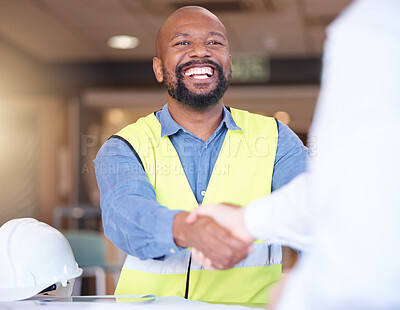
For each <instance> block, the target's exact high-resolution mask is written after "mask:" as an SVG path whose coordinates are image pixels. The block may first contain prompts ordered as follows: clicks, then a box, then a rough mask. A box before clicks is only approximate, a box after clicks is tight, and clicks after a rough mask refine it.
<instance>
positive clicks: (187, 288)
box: [185, 253, 192, 299]
mask: <svg viewBox="0 0 400 310" xmlns="http://www.w3.org/2000/svg"><path fill="white" fill-rule="evenodd" d="M191 264H192V253H190V257H189V264H188V269H187V273H186V288H185V299H188V297H189V278H190V265H191Z"/></svg>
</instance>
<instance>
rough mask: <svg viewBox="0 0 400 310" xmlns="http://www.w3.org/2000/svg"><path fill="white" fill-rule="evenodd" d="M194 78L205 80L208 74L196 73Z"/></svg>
mask: <svg viewBox="0 0 400 310" xmlns="http://www.w3.org/2000/svg"><path fill="white" fill-rule="evenodd" d="M193 78H194V79H198V80H204V79H208V75H207V74H204V75H195V76H194V77H193Z"/></svg>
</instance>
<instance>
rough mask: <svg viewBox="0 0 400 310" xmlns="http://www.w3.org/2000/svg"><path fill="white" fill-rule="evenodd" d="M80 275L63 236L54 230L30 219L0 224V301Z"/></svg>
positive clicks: (65, 284)
mask: <svg viewBox="0 0 400 310" xmlns="http://www.w3.org/2000/svg"><path fill="white" fill-rule="evenodd" d="M81 274H82V269H80V268H78V264H77V263H76V261H75V258H74V254H73V253H72V250H71V247H70V245H69V243H68V241H67V239H66V238H65V237H64V235H63V234H62V233H61V232H59V231H58V230H57V229H55V228H53V227H51V226H49V225H47V224H45V223H42V222H39V221H37V220H35V219H33V218H21V219H14V220H11V221H8V222H7V223H5V224H4V225H3V226H1V227H0V301H12V300H21V299H26V298H30V297H33V296H34V295H36V294H38V293H40V292H41V291H43V290H45V289H46V288H48V287H49V286H52V285H53V284H58V283H61V284H62V286H64V287H65V286H67V284H68V281H70V280H72V279H75V278H77V277H79V276H80V275H81ZM72 282H73V281H72Z"/></svg>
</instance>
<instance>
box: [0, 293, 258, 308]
mask: <svg viewBox="0 0 400 310" xmlns="http://www.w3.org/2000/svg"><path fill="white" fill-rule="evenodd" d="M43 307H45V308H44V309H46V310H63V309H65V310H68V309H74V310H75V309H85V310H87V309H94V310H102V309H104V310H107V309H125V308H129V309H132V307H137V308H142V309H144V310H158V309H171V310H172V309H179V308H181V309H188V308H189V307H190V309H205V310H206V309H209V310H214V309H215V310H224V309H226V310H245V309H247V310H248V309H254V308H258V309H260V308H261V309H264V306H263V305H247V306H243V305H226V304H210V303H206V302H201V301H195V300H187V299H184V298H182V297H156V296H154V295H145V296H141V295H132V296H130V295H129V296H113V295H105V296H76V297H75V296H73V297H68V298H54V297H49V298H37V299H28V300H22V301H3V302H0V310H19V309H21V310H22V309H38V308H42V309H43ZM143 307H144V308H143Z"/></svg>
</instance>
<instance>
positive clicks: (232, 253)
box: [173, 212, 251, 269]
mask: <svg viewBox="0 0 400 310" xmlns="http://www.w3.org/2000/svg"><path fill="white" fill-rule="evenodd" d="M188 215H189V213H188V212H179V213H178V214H177V215H176V216H175V219H174V225H173V235H174V239H175V243H176V244H177V245H178V246H180V247H184V248H185V247H193V248H196V249H197V250H198V251H200V252H201V253H202V254H201V255H203V256H204V257H206V258H207V259H208V260H209V262H212V268H216V269H228V268H232V267H233V266H234V265H235V264H236V263H238V262H239V261H241V260H242V259H244V258H245V257H246V256H247V254H248V252H249V248H250V246H251V242H248V241H244V240H241V239H238V238H236V237H234V236H233V235H232V234H231V233H230V232H229V231H228V230H227V229H225V228H223V227H222V226H220V225H219V224H218V223H217V222H215V221H214V220H213V219H211V218H210V217H205V216H196V220H195V221H192V222H191V223H190V224H189V223H188V222H187V221H186V218H187V217H188ZM209 267H211V266H209Z"/></svg>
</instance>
